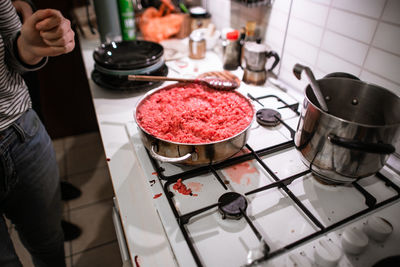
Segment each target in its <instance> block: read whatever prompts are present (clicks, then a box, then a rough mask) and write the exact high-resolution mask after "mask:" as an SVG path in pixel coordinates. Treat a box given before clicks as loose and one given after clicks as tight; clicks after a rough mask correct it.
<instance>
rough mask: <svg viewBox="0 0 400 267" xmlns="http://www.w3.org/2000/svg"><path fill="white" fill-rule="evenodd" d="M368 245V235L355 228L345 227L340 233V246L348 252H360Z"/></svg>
mask: <svg viewBox="0 0 400 267" xmlns="http://www.w3.org/2000/svg"><path fill="white" fill-rule="evenodd" d="M367 246H368V236H367V235H366V234H365V233H364V232H363V231H361V230H359V229H357V228H355V227H354V228H347V229H346V230H344V231H343V233H342V248H343V249H344V251H346V252H347V253H350V254H355V255H357V254H360V253H361V252H363V251H364V250H365V249H366V248H367Z"/></svg>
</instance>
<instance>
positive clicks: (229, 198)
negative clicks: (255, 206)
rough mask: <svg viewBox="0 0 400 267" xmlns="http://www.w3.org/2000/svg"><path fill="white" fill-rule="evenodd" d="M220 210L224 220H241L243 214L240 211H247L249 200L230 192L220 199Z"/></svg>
mask: <svg viewBox="0 0 400 267" xmlns="http://www.w3.org/2000/svg"><path fill="white" fill-rule="evenodd" d="M218 203H219V205H218V210H219V212H220V213H221V214H222V219H225V218H228V219H235V220H239V219H240V218H242V216H243V214H242V212H241V211H240V210H242V211H245V210H246V209H247V200H246V198H245V197H244V196H242V195H241V194H239V193H235V192H229V193H225V194H223V195H222V196H221V197H220V198H219V199H218Z"/></svg>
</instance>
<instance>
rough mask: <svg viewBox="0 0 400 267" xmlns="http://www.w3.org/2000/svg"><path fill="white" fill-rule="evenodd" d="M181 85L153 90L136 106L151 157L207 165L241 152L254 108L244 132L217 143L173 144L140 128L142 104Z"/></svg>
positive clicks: (163, 160)
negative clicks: (160, 91)
mask: <svg viewBox="0 0 400 267" xmlns="http://www.w3.org/2000/svg"><path fill="white" fill-rule="evenodd" d="M179 85H180V84H179V83H177V84H171V85H169V86H166V87H163V88H159V89H155V90H152V91H150V92H148V93H147V94H146V95H144V96H143V98H142V99H141V100H139V102H138V104H137V105H136V109H135V114H134V118H135V121H136V124H137V125H138V128H139V134H140V138H141V140H142V142H143V144H144V146H145V147H146V148H147V149H148V150H149V152H150V155H151V156H152V157H153V158H155V159H157V160H159V161H162V162H169V163H179V164H185V165H206V164H211V163H217V162H220V161H223V160H225V159H227V158H229V157H231V156H233V155H234V154H236V153H237V152H239V151H240V150H241V149H242V148H243V146H244V145H245V144H246V142H247V140H248V137H249V130H250V126H251V124H252V121H253V120H254V114H255V112H254V108H253V119H252V121H251V122H250V123H249V125H248V126H247V127H246V128H245V129H244V130H242V131H241V132H239V133H238V134H236V135H234V136H232V137H230V138H227V139H224V140H221V141H217V142H210V143H204V144H203V143H202V144H187V143H178V142H172V141H168V140H163V139H161V138H158V137H155V136H154V135H152V134H150V133H148V132H147V131H146V130H145V129H143V128H142V127H141V126H140V124H139V123H138V122H137V118H136V110H137V109H138V108H139V107H140V105H141V103H142V102H143V101H144V100H145V99H146V98H148V97H149V96H150V95H152V94H154V93H156V92H157V91H159V90H162V89H168V88H172V87H176V86H179ZM234 93H236V94H239V95H241V96H242V97H243V98H244V99H246V100H247V101H248V102H249V103H250V105H251V106H252V107H253V105H252V103H251V102H250V100H249V99H248V98H247V97H245V96H243V95H242V94H240V93H239V92H237V91H234Z"/></svg>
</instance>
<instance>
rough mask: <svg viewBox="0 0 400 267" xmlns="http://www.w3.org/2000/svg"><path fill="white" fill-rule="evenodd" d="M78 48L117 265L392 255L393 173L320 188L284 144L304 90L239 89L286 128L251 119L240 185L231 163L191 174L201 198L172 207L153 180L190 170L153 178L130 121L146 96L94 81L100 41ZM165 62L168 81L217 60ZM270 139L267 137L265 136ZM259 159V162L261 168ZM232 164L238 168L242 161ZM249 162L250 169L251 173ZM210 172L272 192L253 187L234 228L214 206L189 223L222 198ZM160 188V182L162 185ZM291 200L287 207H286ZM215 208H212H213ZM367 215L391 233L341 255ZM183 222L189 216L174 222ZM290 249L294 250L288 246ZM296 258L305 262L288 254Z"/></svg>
mask: <svg viewBox="0 0 400 267" xmlns="http://www.w3.org/2000/svg"><path fill="white" fill-rule="evenodd" d="M174 42H175V43H173V45H174V46H173V47H174V48H177V49H178V50H179V51H182V49H181V48H185V47H187V43H186V44H185V41H177V40H175V41H174ZM81 45H82V47H81V49H82V54H83V56H84V62H85V66H86V71H87V75H88V77H89V83H90V90H91V95H92V99H93V103H94V107H95V113H96V116H97V122H98V125H99V129H100V134H101V138H102V142H103V146H104V150H105V154H106V157H107V160H108V167H109V170H110V174H111V179H112V183H113V186H114V192H115V197H116V200H117V201H116V202H117V208H118V210H119V214H120V217H121V221H122V223H121V224H122V228H123V230H122V232H123V234H119V231H118V229H117V236H125V238H126V246H124V244H122V246H121V244H120V247H122V248H123V247H128V251H127V250H125V252H126V253H123V252H124V250H122V258H123V260H125V259H126V258H130V259H131V260H132V264H134V265H135V266H185V267H187V266H196V265H203V266H222V265H229V266H243V265H244V264H246V263H249V256H251V257H252V258H250V260H251V261H253V260H257V258H258V257H259V256H260V255H266V254H265V251H264V249H265V247H264V244H267V243H268V248H270V249H271V251H272V253H271V254H270V255H269V258H268V263H267V264H268V265H269V266H271V265H272V266H282V265H288V264H289V265H301V264H300V263H301V262H302V261H303V260H306V259H303V258H304V257H305V258H307V260H310V261H311V262H314V261H315V262H316V263H317V262H318V261H319V262H321V261H320V258H321V257H322V256H320V252H322V253H323V255H325V253H324V250H323V249H322V250H321V249H320V247H321V246H325V245H326V244H328V243H327V242H328V241H329V242H331V243H332V247H335V248H336V247H338V248H339V250H338V251H339V252H340V253H339V254H340V257H339V258H337V262H339V261H340V263H339V265H338V266H366V265H370V264H371V263H372V262H375V261H376V260H377V259H383V258H385V257H388V256H390V255H394V254H395V253H396V254H397V251H398V244H399V240H400V231H399V229H400V225H399V224H398V222H399V220H398V216H397V214H399V210H400V205H399V202H398V199H399V198H400V193H399V192H400V188H398V187H399V179H398V175H396V174H395V172H393V171H392V170H390V169H389V168H384V169H382V170H381V171H380V174H379V176H378V174H377V175H373V176H371V177H367V178H365V179H363V180H362V181H359V182H357V186H356V185H355V184H354V186H351V187H348V186H339V187H336V186H334V187H332V186H331V185H325V184H321V183H320V182H318V180H317V179H315V177H314V176H313V175H312V174H310V173H309V170H308V169H307V168H306V167H305V166H304V164H303V163H302V162H301V160H300V158H299V156H298V153H297V152H296V150H295V148H294V147H291V148H287V147H286V145H285V144H287V142H288V141H289V143H290V141H291V140H292V139H293V136H292V135H291V134H292V133H293V131H294V129H296V127H297V124H298V115H299V114H298V113H296V111H294V110H291V109H290V108H288V107H290V106H293V105H295V104H301V101H302V98H303V96H302V93H301V92H297V93H296V91H295V90H288V92H287V93H284V92H282V91H281V90H279V89H278V88H276V87H274V86H271V84H269V83H267V84H266V85H264V86H260V87H257V86H249V85H246V84H242V85H241V87H240V88H239V89H238V90H239V91H240V92H242V93H244V94H246V93H251V95H252V96H253V98H254V99H259V100H260V101H263V103H264V104H263V103H261V102H260V103H258V104H256V103H255V105H258V106H257V107H258V109H262V108H261V107H260V106H262V107H269V108H271V109H275V110H278V109H279V111H280V114H281V115H282V118H284V119H283V120H284V121H285V124H284V125H280V126H277V127H272V128H268V127H259V125H258V124H257V123H255V125H254V127H252V135H251V136H250V138H249V140H248V143H247V145H249V148H251V149H252V151H253V152H252V153H255V155H253V154H251V153H250V154H251V155H250V156H254V157H255V156H257V158H256V159H254V160H252V161H250V162H251V163H248V164H247V165H244V167H245V170H244V172H243V173H244V174H243V175H245V176H243V175H242V176H241V177H242V178H243V177H245V178H247V182H246V183H242V182H241V180H240V179H239V180H238V179H237V177H236V176H235V175H233V176H232V174H230V173H229V166H230V165H229V166H224V167H222V169H220V170H219V171H220V172H221V173H220V174H214V172H212V170H213V169H211V172H210V173H206V174H204V175H203V174H202V175H198V174H199V173H197V174H196V173H195V175H194V177H189V178H188V177H186V178H187V179H191V180H190V182H191V183H192V184H200V185H201V187H204V190H201V188H200V189H199V191H196V192H198V194H197V193H196V194H193V196H194V195H196V198H195V199H191V196H185V195H179V194H174V195H173V197H174V198H173V199H174V200H173V201H174V202H173V204H171V205H170V203H168V200H170V199H171V198H172V197H171V195H170V194H169V193H168V192H173V191H172V190H173V189H171V188H172V185H171V184H168V183H167V182H165V181H161V179H157V177H156V176H154V175H155V174H157V175H158V177H161V178H162V176H165V175H167V176H168V175H170V176H169V177H172V176H173V174H175V176H177V175H178V176H180V175H185V174H187V172H182V171H184V170H183V169H182V168H180V167H178V166H175V165H172V164H165V165H160V166H162V167H163V168H162V170H161V169H160V168H157V173H155V172H154V171H155V168H154V166H153V164H154V165H157V164H158V163H157V162H155V161H152V160H151V158H150V157H148V155H147V152H146V150H145V149H144V147H143V144H142V142H141V140H140V137H139V136H138V134H137V128H136V125H135V122H134V119H133V111H134V108H135V106H136V103H137V102H138V100H139V98H140V97H141V96H142V95H143V94H144V93H145V92H144V91H141V92H115V91H111V90H106V89H103V88H101V87H99V86H97V85H95V84H94V83H93V81H92V80H91V79H90V75H91V71H92V69H93V64H94V62H93V59H92V53H93V50H94V49H95V48H96V47H97V46H98V45H99V43H98V42H95V41H82V42H81ZM178 45H181V48H178ZM166 51H167V49H166ZM167 65H168V66H169V70H170V72H169V73H170V76H178V77H195V76H197V75H198V74H200V73H203V72H207V71H216V70H222V64H221V61H220V58H219V57H218V55H217V54H216V53H214V52H207V55H206V58H205V59H203V60H190V59H188V58H182V59H180V60H178V61H168V62H167ZM234 74H236V75H237V76H238V77H241V75H242V73H241V70H240V69H238V70H237V71H235V72H234ZM281 89H282V88H281ZM266 94H267V95H266ZM269 97H271V98H269ZM275 98H276V99H275ZM278 99H280V100H278ZM280 101H281V102H280ZM282 102H283V103H285V104H286V106H285V107H286V108H283V109H282ZM282 124H283V123H282ZM267 135H268V138H264V137H265V136H267ZM282 145H283V150H282V149H280V150H279V152H276V153H272V154H268V155H264V156H265V157H264V158H262V159H260V158H259V157H261V156H262V155H261V154H259V155H258V154H257V153H258V152H257V153H256V152H254V151H264V152H265V151H267V150H268V151H270V152H271V151H275V149H276V148H277V146H279V147H282ZM265 149H267V150H265ZM270 149H272V150H270ZM246 153H247V152H246ZM260 153H261V152H260ZM260 155H261V156H260ZM242 156H243V155H242ZM244 156H248V154H246V155H244ZM243 160H246V157H244V158H243ZM253 161H254V162H253ZM258 161H262V166H261V165H260V164H258V163H257V162H258ZM260 163H261V162H260ZM250 164H251V165H250ZM234 166H235V168H237V167H239V166H241V165H240V164H236V165H234ZM249 166H252V167H251V168H250V169H249ZM268 166H269V167H268ZM242 171H243V170H242ZM242 171H239V172H242ZM266 172H268V174H267V173H266ZM171 175H172V176H171ZM217 176H218V177H219V178H221V177H220V176H223V177H225V178H226V179H227V181H228V183H229V184H230V185H229V188H230V189H229V190H231V191H232V192H236V193H237V194H239V195H240V194H241V195H248V194H253V193H255V192H254V188H258V189H261V188H263V187H264V186H265V185H267V184H269V185H271V182H273V183H272V184H275V185H274V186H275V188H274V189H272V188H271V191H269V193H268V194H265V193H264V191H262V192H261V191H260V192H259V194H258V193H256V194H255V195H252V197H249V198H251V205H250V211H249V216H247V215H243V216H247V217H246V218H247V219H246V220H244V219H243V220H239V221H237V222H233V223H232V221H229V220H226V221H225V220H223V217H222V216H221V214H220V212H221V211H220V210H219V211H217V210H213V211H210V212H208V213H204V214H202V216H201V217H197V219H196V220H193V221H190V222H189V219H188V218H191V217H187V215H188V214H189V215H190V214H193V212H198V211H201V212H203V211H204V210H203V209H204V207H210V204H212V203H213V201H215V200H217V199H219V198H220V197H221V196H223V195H224V193H225V192H226V191H225V190H226V188H225V189H224V188H223V187H224V185H225V181H224V182H222V180H221V179H219V181H220V182H218V179H216V178H217ZM271 177H272V178H271ZM282 179H293V180H291V182H290V183H289V184H288V185H287V186H286V187H285V192H287V195H286V194H285V193H283V192H281V191H280V190H281V189H280V186H278V185H277V184H276V183H275V182H277V181H278V180H281V181H282ZM274 181H275V182H274ZM186 182H188V180H186ZM162 186H165V187H164V189H163V187H162ZM225 187H226V186H225ZM268 187H270V186H268ZM268 190H269V189H268ZM163 193H164V194H163ZM289 193H290V194H289ZM288 197H290V199H292V200H293V201H288ZM368 200H369V201H368ZM371 200H375V201H376V204H372V202H371ZM375 201H373V202H375ZM348 203H351V205H348ZM368 203H369V204H368ZM388 203H392V204H391V205H388ZM383 205H386V206H383ZM213 207H215V206H213V205H211V208H213ZM382 207H383V208H382ZM299 209H301V210H304V213H299V211H300V210H299ZM178 210H179V211H178ZM207 211H208V210H207ZM372 213H373V214H372ZM182 214H183V215H182ZM196 214H197V213H196ZM307 214H308V215H307ZM113 215H114V216H113V219H114V220H116V218H119V216H115V213H114V214H113ZM250 215H251V219H250ZM306 215H307V216H306ZM310 215H311V216H310ZM372 215H373V216H376V215H378V216H381V217H382V218H383V219H384V220H383V221H385V220H387V221H388V222H390V223H391V225H392V227H391V229H392V231H393V233H391V234H390V237H389V238H388V239H387V240H386V241H385V243H384V245H383V244H381V243H379V242H373V241H372V242H371V243H370V244H369V245H368V247H367V248H365V249H366V251H365V253H364V254H360V255H358V256H352V255H351V253H350V254H348V253H345V252H344V251H345V250H346V249H348V248H346V247H344V245H341V242H342V241H343V240H342V239H343V238H342V237H341V236H342V233H343V232H344V231H352V230H351V229H353V228H357V227H359V228H360V229H361V227H364V226H363V225H365V224H368V221H369V220H370V219H371V218H372V220H374V219H373V216H372ZM183 217H185V218H186V220H183V221H181V219H182V218H183ZM178 220H179V221H180V224H179V225H178ZM246 222H247V223H246ZM349 223H350V225H349ZM390 223H389V224H390ZM117 225H118V224H117ZM252 226H253V227H252ZM258 229H261V230H262V231H263V235H265V237H266V239H264V240H266V241H267V242H266V243H263V242H261V240H262V239H261V240H260V238H257V237H261V236H263V235H261V234H260V232H259V231H260V230H258ZM318 229H320V230H318ZM266 231H268V232H266ZM369 235H371V233H370V234H369ZM372 236H373V235H372ZM314 239H315V240H314ZM119 241H120V240H119ZM226 242H231V243H229V244H230V245H229V248H227V247H226V244H227V243H226ZM299 242H300V243H299ZM260 244H261V245H262V246H260ZM299 244H300V245H299ZM323 244H324V245H323ZM329 244H330V243H329ZM294 246H296V247H297V246H299V247H298V248H295V249H289V250H288V248H290V247H291V248H293V247H294ZM329 251H332V250H331V249H330V250H329ZM257 253H258V254H257ZM260 253H261V254H260ZM339 254H337V255H339ZM344 254H346V255H344ZM127 255H128V256H129V257H128V256H127ZM217 255H218V256H217ZM256 255H258V256H256ZM274 255H275V256H274ZM293 255H297V256H299V257H300V256H301V257H303V258H301V257H300V258H301V259H300V258H298V257H295V258H293V257H294V256H293ZM209 256H211V257H209ZM318 257H319V258H318ZM126 262H128V261H125V263H126ZM307 262H308V261H307ZM310 264H311V263H310ZM320 265H323V266H325V265H326V264H320Z"/></svg>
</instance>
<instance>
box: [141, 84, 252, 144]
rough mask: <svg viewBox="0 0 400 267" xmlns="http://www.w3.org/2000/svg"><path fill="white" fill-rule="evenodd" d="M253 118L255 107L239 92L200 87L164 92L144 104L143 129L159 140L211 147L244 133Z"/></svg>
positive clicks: (153, 96) (166, 90)
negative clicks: (212, 144) (204, 144)
mask: <svg viewBox="0 0 400 267" xmlns="http://www.w3.org/2000/svg"><path fill="white" fill-rule="evenodd" d="M252 118H253V108H252V107H251V104H250V103H249V102H248V101H247V100H246V99H245V98H244V97H242V96H241V95H239V94H237V93H235V92H228V91H217V90H213V89H210V88H208V87H207V86H205V85H200V84H187V85H184V86H179V87H173V88H169V89H162V90H160V91H158V92H156V93H154V94H152V95H151V96H150V97H148V98H147V99H146V100H144V101H143V102H142V104H141V105H140V107H139V108H138V110H137V113H136V119H137V122H138V123H139V125H140V126H141V127H142V128H143V129H145V130H146V131H147V132H148V133H150V134H152V135H154V136H156V137H157V138H160V139H163V140H168V141H173V142H178V143H190V144H198V143H210V142H215V141H220V140H224V139H226V138H229V137H232V136H234V135H235V134H237V133H239V132H241V131H242V130H244V129H245V128H246V127H247V126H248V125H249V124H250V122H251V120H252Z"/></svg>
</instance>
